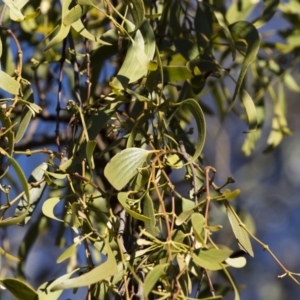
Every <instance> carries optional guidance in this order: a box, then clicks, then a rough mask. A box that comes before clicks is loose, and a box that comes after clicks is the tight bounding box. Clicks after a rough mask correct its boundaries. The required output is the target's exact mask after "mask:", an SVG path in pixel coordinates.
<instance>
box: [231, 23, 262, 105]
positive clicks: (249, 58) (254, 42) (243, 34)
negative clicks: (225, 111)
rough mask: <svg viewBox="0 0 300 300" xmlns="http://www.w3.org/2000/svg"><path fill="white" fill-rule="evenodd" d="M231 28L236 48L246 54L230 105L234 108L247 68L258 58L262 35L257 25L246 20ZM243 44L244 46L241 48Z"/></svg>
mask: <svg viewBox="0 0 300 300" xmlns="http://www.w3.org/2000/svg"><path fill="white" fill-rule="evenodd" d="M229 30H230V32H231V35H232V38H233V40H234V42H235V46H236V49H238V50H239V51H240V52H241V53H242V54H243V55H244V56H245V58H244V61H243V64H242V68H241V71H240V74H239V77H238V79H237V83H236V87H235V91H234V94H233V97H232V102H231V105H230V108H232V107H233V105H234V103H235V99H236V97H237V95H238V94H239V91H240V89H241V86H242V83H243V80H244V77H245V75H246V72H247V69H248V67H249V65H250V64H251V63H252V62H253V60H254V59H255V58H256V55H257V52H258V49H259V45H260V37H259V34H258V31H257V29H256V28H255V26H253V25H252V24H251V23H249V22H246V21H238V22H236V23H234V24H231V25H230V26H229ZM241 44H242V46H243V48H241Z"/></svg>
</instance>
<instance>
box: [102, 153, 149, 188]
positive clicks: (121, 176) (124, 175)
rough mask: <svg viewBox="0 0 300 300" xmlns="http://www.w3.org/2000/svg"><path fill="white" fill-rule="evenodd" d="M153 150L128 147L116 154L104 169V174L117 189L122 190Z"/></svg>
mask: <svg viewBox="0 0 300 300" xmlns="http://www.w3.org/2000/svg"><path fill="white" fill-rule="evenodd" d="M150 153H151V151H148V150H145V149H141V148H128V149H125V150H123V151H121V152H120V153H118V154H116V155H115V156H114V157H113V158H112V159H111V160H110V162H109V163H108V164H107V165H106V167H105V169H104V175H105V177H106V178H107V179H108V181H109V182H110V183H111V184H112V186H113V187H114V188H115V189H116V190H121V189H122V188H123V187H124V186H125V185H126V184H127V183H128V182H129V180H130V179H132V178H133V177H134V176H135V175H136V174H137V173H138V169H139V168H141V167H142V166H143V165H144V163H145V162H146V160H147V158H148V155H149V154H150Z"/></svg>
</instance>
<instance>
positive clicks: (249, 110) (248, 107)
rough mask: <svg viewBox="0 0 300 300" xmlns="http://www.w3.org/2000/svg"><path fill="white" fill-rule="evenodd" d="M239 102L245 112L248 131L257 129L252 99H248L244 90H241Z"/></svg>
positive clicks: (248, 96)
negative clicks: (240, 101)
mask: <svg viewBox="0 0 300 300" xmlns="http://www.w3.org/2000/svg"><path fill="white" fill-rule="evenodd" d="M241 100H242V103H243V105H244V108H245V111H246V115H247V119H248V126H249V130H250V131H254V130H256V128H257V113H256V107H255V105H254V102H253V100H252V98H251V97H250V95H249V94H248V92H247V91H246V90H245V89H242V90H241Z"/></svg>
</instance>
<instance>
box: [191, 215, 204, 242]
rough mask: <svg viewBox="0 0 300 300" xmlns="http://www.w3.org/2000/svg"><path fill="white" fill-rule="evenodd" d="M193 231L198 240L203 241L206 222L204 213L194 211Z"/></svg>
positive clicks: (192, 219)
mask: <svg viewBox="0 0 300 300" xmlns="http://www.w3.org/2000/svg"><path fill="white" fill-rule="evenodd" d="M191 222H192V226H193V231H194V234H195V237H196V239H197V241H198V242H200V243H203V242H204V239H203V237H202V230H203V226H204V224H205V218H204V216H203V215H202V214H199V213H193V214H192V217H191Z"/></svg>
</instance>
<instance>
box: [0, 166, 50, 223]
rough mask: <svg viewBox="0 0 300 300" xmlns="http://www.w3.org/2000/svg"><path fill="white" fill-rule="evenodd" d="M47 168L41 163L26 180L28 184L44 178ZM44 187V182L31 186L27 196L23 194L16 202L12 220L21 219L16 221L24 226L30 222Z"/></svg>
mask: <svg viewBox="0 0 300 300" xmlns="http://www.w3.org/2000/svg"><path fill="white" fill-rule="evenodd" d="M47 168H48V164H47V163H42V164H41V165H39V166H38V167H37V168H35V169H34V170H33V171H32V173H31V175H30V177H29V179H28V183H29V184H30V183H33V184H34V183H36V182H39V181H41V180H42V179H43V178H44V176H45V171H46V170H47ZM23 176H24V175H23ZM24 186H25V183H24ZM45 187H46V182H45V181H44V182H42V183H40V184H39V185H38V186H32V188H31V189H30V191H28V194H26V193H25V195H24V196H23V197H22V198H21V199H20V201H19V202H18V205H17V208H16V210H15V217H16V218H13V219H18V220H19V219H21V220H19V221H18V223H20V225H24V224H26V223H27V222H28V221H29V220H30V218H31V215H32V214H33V212H34V210H35V208H36V206H37V204H38V202H39V200H40V199H41V197H42V195H43V192H44V189H45ZM26 188H27V190H28V184H27V182H26ZM0 226H1V225H0Z"/></svg>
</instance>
